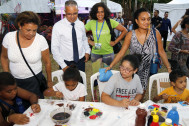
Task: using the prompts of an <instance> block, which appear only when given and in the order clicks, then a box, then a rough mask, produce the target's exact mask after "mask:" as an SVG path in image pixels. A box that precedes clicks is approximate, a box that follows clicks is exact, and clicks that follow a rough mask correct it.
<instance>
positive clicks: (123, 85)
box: [0, 0, 189, 125]
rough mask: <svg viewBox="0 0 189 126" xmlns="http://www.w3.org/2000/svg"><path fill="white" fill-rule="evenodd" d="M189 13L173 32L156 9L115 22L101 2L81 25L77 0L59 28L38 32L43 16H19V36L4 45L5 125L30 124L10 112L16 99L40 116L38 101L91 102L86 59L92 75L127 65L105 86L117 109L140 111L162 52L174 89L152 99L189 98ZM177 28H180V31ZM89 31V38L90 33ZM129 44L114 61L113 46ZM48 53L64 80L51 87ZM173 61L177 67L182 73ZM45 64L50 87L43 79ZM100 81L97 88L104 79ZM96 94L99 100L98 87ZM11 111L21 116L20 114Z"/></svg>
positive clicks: (1, 92)
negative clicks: (188, 83) (155, 60)
mask: <svg viewBox="0 0 189 126" xmlns="http://www.w3.org/2000/svg"><path fill="white" fill-rule="evenodd" d="M188 13H189V9H187V10H186V13H185V15H184V16H183V17H182V19H181V20H179V21H178V22H177V23H176V24H175V26H173V29H172V27H171V20H170V19H168V12H165V13H164V18H161V17H159V11H158V10H155V11H154V17H153V18H151V15H150V12H149V11H148V10H146V9H145V8H140V9H138V10H136V11H135V12H134V16H133V20H132V21H131V20H128V21H127V23H126V22H125V21H124V19H123V18H122V16H121V14H118V15H115V17H112V16H111V12H110V10H109V8H108V7H107V6H106V5H105V4H104V3H103V2H100V3H97V4H95V5H94V6H93V7H92V8H91V11H90V16H89V17H88V18H86V19H79V18H78V5H77V3H76V1H74V0H68V1H66V2H65V16H64V19H62V20H60V21H58V22H56V23H55V24H54V26H53V27H52V26H46V25H42V26H40V24H41V22H40V18H39V16H38V14H36V13H34V12H31V11H24V12H22V13H20V14H19V15H18V16H17V18H16V28H17V30H16V31H11V32H8V33H7V34H6V35H5V37H4V38H3V43H2V52H1V65H2V68H3V71H4V72H1V73H0V110H2V109H3V110H4V108H5V110H6V111H0V125H12V124H26V123H28V121H29V120H28V118H27V117H26V116H25V115H23V114H21V115H19V116H17V115H16V114H12V113H10V112H12V108H11V107H10V106H13V105H15V106H17V105H18V103H17V100H15V99H17V96H18V97H20V98H21V99H22V100H21V101H22V103H23V106H24V108H25V109H27V108H28V107H29V106H30V105H31V106H32V110H33V111H34V112H36V113H38V112H40V106H39V105H38V103H37V101H38V98H44V96H57V97H59V98H64V99H66V100H78V101H85V96H86V95H87V91H86V87H85V86H84V85H83V84H82V83H80V81H81V80H80V78H81V77H80V72H79V70H80V71H83V72H85V63H86V62H87V61H88V60H91V61H92V71H93V74H94V73H96V72H98V71H99V69H100V68H103V69H105V70H106V71H109V70H111V69H112V68H113V66H115V65H116V64H117V63H118V62H120V61H121V63H120V66H119V72H118V73H117V74H114V75H113V76H112V77H111V78H110V79H109V81H107V82H105V83H106V84H107V85H106V87H105V89H104V90H103V92H102V96H101V98H102V101H103V102H104V103H106V104H108V105H113V106H120V107H128V106H137V105H139V102H143V98H144V95H145V93H146V90H147V88H148V80H149V77H150V66H151V64H152V62H151V61H152V59H153V57H154V56H155V53H156V50H157V53H158V54H159V56H160V58H161V59H162V61H163V63H164V66H165V67H166V69H167V72H169V73H170V77H169V78H170V81H171V87H170V88H168V89H166V90H165V91H163V92H162V93H160V94H158V95H157V96H156V97H154V101H159V100H162V99H164V100H165V102H168V103H173V102H177V101H179V100H187V99H189V95H188V92H189V91H188V90H187V89H186V77H189V69H188V67H187V65H188V62H187V61H188V60H189V59H188V54H189V16H188V15H189V14H188ZM179 24H180V25H181V28H182V29H181V31H178V32H176V31H175V28H176V27H177V26H178V25H179ZM112 31H113V32H115V36H116V38H115V40H113V39H112ZM168 31H170V34H172V31H173V32H174V33H175V35H174V37H173V38H172V40H171V42H170V44H169V46H168V50H169V51H170V52H171V53H172V54H171V59H170V60H169V61H168V57H167V54H166V51H167V49H166V45H167V36H168ZM87 32H90V34H89V35H87V34H86V33H87ZM123 38H125V39H124V41H123V44H122V48H121V50H120V51H119V53H118V54H117V55H116V56H115V57H114V50H113V47H114V46H115V45H116V44H117V43H118V42H119V41H121V40H122V39H123ZM162 39H163V43H162ZM50 50H51V51H52V55H53V58H54V60H55V61H56V62H57V64H58V65H59V68H60V69H61V70H63V72H64V74H63V75H62V78H63V81H62V82H60V83H58V84H56V85H53V83H52V77H51V60H50ZM127 50H129V54H128V55H126V52H127ZM125 55H126V56H125ZM172 62H175V63H177V64H178V66H177V69H176V68H174V67H173V66H172ZM42 63H44V65H45V70H46V73H47V81H46V79H45V77H44V75H43V73H42ZM10 73H11V74H10ZM94 83H95V84H94V86H95V87H96V86H97V85H98V81H97V80H95V82H94ZM17 86H18V88H17ZM94 93H95V95H96V88H95V90H94ZM169 95H171V96H173V95H174V97H176V98H175V99H177V100H175V101H174V100H171V99H170V98H169ZM95 100H96V99H95ZM19 105H20V103H19ZM13 112H14V113H20V111H17V110H16V109H14V110H13ZM22 112H23V111H22ZM15 116H17V117H15ZM21 118H24V120H21ZM16 119H17V121H16Z"/></svg>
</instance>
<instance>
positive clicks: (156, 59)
mask: <svg viewBox="0 0 189 126" xmlns="http://www.w3.org/2000/svg"><path fill="white" fill-rule="evenodd" d="M152 30H153V34H154V37H155V41H156V52H155V54H154V56H153V58H152V60H151V65H150V75H153V74H156V73H157V72H158V68H160V67H161V60H160V55H159V54H158V44H157V38H156V31H155V29H154V28H152Z"/></svg>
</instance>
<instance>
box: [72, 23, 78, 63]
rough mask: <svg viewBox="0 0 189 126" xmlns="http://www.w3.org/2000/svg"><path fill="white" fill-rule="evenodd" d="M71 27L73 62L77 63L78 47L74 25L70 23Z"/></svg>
mask: <svg viewBox="0 0 189 126" xmlns="http://www.w3.org/2000/svg"><path fill="white" fill-rule="evenodd" d="M71 25H72V26H73V27H72V42H73V57H74V62H76V63H77V62H78V61H79V53H78V46H77V36H76V32H75V27H74V25H75V23H71Z"/></svg>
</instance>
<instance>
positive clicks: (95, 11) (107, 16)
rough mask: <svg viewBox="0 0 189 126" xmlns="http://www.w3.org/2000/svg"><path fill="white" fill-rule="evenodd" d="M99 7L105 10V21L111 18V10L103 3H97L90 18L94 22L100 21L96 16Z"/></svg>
mask: <svg viewBox="0 0 189 126" xmlns="http://www.w3.org/2000/svg"><path fill="white" fill-rule="evenodd" d="M98 7H102V8H104V19H105V20H106V19H108V18H109V17H110V14H111V12H110V10H109V8H108V7H107V6H106V5H105V4H104V3H103V2H100V3H96V4H95V5H94V6H93V7H92V8H91V11H90V16H91V18H92V19H93V20H98V18H97V17H96V14H97V12H98Z"/></svg>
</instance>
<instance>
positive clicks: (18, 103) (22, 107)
mask: <svg viewBox="0 0 189 126" xmlns="http://www.w3.org/2000/svg"><path fill="white" fill-rule="evenodd" d="M16 104H17V106H18V111H19V112H20V113H23V112H24V111H25V108H24V105H23V104H22V99H21V98H19V97H16Z"/></svg>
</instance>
